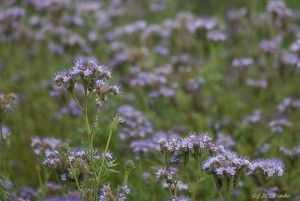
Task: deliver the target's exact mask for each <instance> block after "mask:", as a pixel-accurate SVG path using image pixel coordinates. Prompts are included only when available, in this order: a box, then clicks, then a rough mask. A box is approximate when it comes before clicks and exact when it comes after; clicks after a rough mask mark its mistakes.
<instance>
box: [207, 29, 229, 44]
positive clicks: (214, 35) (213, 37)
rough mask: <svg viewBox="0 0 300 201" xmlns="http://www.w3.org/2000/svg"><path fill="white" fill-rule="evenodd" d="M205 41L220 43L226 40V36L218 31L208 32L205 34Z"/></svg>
mask: <svg viewBox="0 0 300 201" xmlns="http://www.w3.org/2000/svg"><path fill="white" fill-rule="evenodd" d="M206 37H207V39H208V40H210V41H213V42H222V41H225V40H226V38H227V37H226V35H225V34H224V33H222V32H220V31H216V30H214V31H209V32H208V33H207V36H206Z"/></svg>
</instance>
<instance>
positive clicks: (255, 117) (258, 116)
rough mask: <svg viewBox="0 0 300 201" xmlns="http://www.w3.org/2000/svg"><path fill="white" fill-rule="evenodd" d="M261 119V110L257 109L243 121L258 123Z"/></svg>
mask: <svg viewBox="0 0 300 201" xmlns="http://www.w3.org/2000/svg"><path fill="white" fill-rule="evenodd" d="M260 119H261V112H260V110H259V109H256V110H254V111H253V112H252V113H251V114H249V115H247V116H246V117H245V118H244V119H243V123H248V124H250V123H256V122H259V121H260Z"/></svg>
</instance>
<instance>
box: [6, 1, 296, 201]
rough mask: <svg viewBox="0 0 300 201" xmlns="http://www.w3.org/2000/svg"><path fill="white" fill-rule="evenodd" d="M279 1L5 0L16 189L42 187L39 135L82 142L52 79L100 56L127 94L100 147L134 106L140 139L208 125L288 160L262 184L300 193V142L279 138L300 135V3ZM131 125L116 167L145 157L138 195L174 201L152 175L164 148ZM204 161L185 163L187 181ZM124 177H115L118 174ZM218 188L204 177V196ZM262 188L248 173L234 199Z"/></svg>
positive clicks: (249, 152)
mask: <svg viewBox="0 0 300 201" xmlns="http://www.w3.org/2000/svg"><path fill="white" fill-rule="evenodd" d="M270 2H271V0H270V1H266V0H247V1H243V0H190V1H179V0H162V1H154V0H149V1H147V0H126V1H122V0H112V1H105V0H103V1H91V0H90V1H84V0H74V1H72V0H70V1H62V0H61V1H51V0H47V1H46V0H36V1H35V0H22V1H21V0H20V1H18V0H1V2H0V91H1V92H4V93H8V92H14V93H15V94H17V97H18V98H17V103H16V104H15V105H14V107H13V111H12V112H10V113H9V115H8V117H7V119H6V121H5V122H4V125H5V126H6V127H8V128H9V129H10V131H11V135H10V137H9V139H10V146H9V147H8V151H7V154H8V155H7V158H6V160H5V161H1V162H0V163H5V164H7V166H9V168H8V172H6V175H9V178H10V180H11V181H12V182H13V183H14V185H15V186H16V188H19V187H21V186H30V187H32V188H38V178H37V174H36V164H38V163H39V162H40V161H39V159H38V158H37V157H36V156H35V155H34V153H33V151H32V148H31V147H30V140H31V138H32V137H33V136H54V137H57V138H61V139H63V140H64V141H66V142H68V143H69V144H71V145H74V146H76V145H79V144H80V133H82V132H83V125H82V124H83V123H82V122H83V116H82V115H81V114H80V112H78V111H77V110H76V107H75V106H74V105H73V106H72V103H70V100H71V99H70V98H69V97H68V96H64V95H61V94H60V90H59V89H57V87H55V84H54V82H53V78H54V76H55V73H56V72H57V71H60V70H62V69H64V68H69V67H71V66H72V64H73V63H72V62H73V60H74V58H76V57H77V56H94V57H95V58H96V59H97V60H98V61H99V62H100V63H102V64H104V65H106V66H108V67H111V68H112V69H113V79H114V81H115V82H118V83H119V85H120V86H121V94H120V95H119V96H118V97H116V98H112V99H110V100H109V101H108V102H106V104H105V105H103V107H102V108H101V111H100V112H101V125H102V126H101V128H99V134H98V135H97V137H96V138H95V143H96V145H97V146H98V147H103V146H104V144H105V142H106V132H107V127H108V126H107V125H108V123H109V122H110V121H111V119H112V117H113V116H114V114H115V113H117V112H118V111H119V112H120V107H122V106H124V105H130V106H131V107H133V108H134V109H135V110H137V111H140V112H141V113H140V114H138V115H140V116H138V118H137V119H143V118H145V119H146V120H144V121H147V122H148V123H149V124H150V127H151V129H152V131H151V132H149V133H147V135H146V136H145V137H140V138H141V139H150V140H153V136H155V135H156V134H158V133H160V134H161V133H163V134H165V135H173V134H174V135H180V136H185V135H187V134H189V133H190V132H192V131H195V132H208V133H209V134H211V135H212V136H213V137H214V139H215V140H220V141H223V142H224V143H228V146H229V147H230V149H232V150H234V151H237V152H238V153H239V154H241V155H244V156H247V157H249V158H251V159H253V158H266V157H268V158H280V159H281V160H283V161H284V164H285V172H284V175H283V177H281V178H276V179H274V180H272V181H270V182H269V183H267V184H266V186H265V187H266V188H267V189H268V190H270V191H272V190H273V191H277V192H281V193H285V192H287V193H289V194H290V195H291V198H290V199H289V200H299V193H300V187H299V186H300V179H299V175H300V169H299V166H298V164H299V153H300V151H299V148H298V151H296V149H295V150H294V152H293V154H289V153H287V152H284V151H283V150H284V149H283V147H282V146H285V147H286V148H289V149H292V148H294V147H296V146H299V142H300V138H299V130H300V128H299V120H300V103H299V101H300V63H299V61H300V60H299V58H298V56H300V43H299V41H298V42H297V40H299V39H298V38H299V37H300V29H299V20H300V10H299V9H300V2H299V1H297V0H286V1H280V2H282V4H281V3H279V4H278V5H277V7H276V6H273V7H274V8H273V10H272V8H270V4H272V3H270ZM274 2H275V1H274ZM274 2H273V3H274ZM277 2H279V1H277ZM268 5H269V6H268ZM282 5H283V6H282ZM284 5H285V6H284ZM293 45H294V48H293V47H292V46H293ZM238 59H240V60H238ZM298 60H299V61H298ZM234 61H235V62H234ZM297 101H298V102H297ZM90 110H91V111H93V110H94V107H93V106H91V108H90ZM123 126H124V125H121V126H120V127H119V130H118V131H117V132H115V133H114V135H113V139H112V144H111V147H110V150H111V151H112V152H113V153H114V155H115V156H116V157H117V159H118V162H119V164H122V163H123V162H124V161H126V160H129V159H131V160H134V161H135V163H136V165H137V168H136V169H135V171H133V173H132V174H131V176H130V178H129V186H130V188H131V189H132V192H131V195H130V197H129V200H137V201H141V200H167V198H168V192H167V191H166V190H164V189H163V187H162V186H161V184H160V183H159V182H158V181H157V180H156V179H155V176H154V170H155V168H157V167H159V166H161V165H162V161H163V157H162V155H161V154H160V153H159V151H157V150H152V149H151V148H149V150H148V151H145V152H135V151H134V150H133V148H132V146H131V143H132V141H134V140H136V139H122V138H120V136H119V134H120V132H121V131H122V127H123ZM125 126H126V125H125ZM148 126H149V125H148ZM151 129H150V130H151ZM145 146H146V147H147V146H148V145H145ZM199 165H200V164H196V163H195V164H193V163H192V164H191V165H190V166H189V167H188V168H189V169H188V172H189V173H188V175H187V176H185V180H184V182H185V183H187V184H189V180H190V179H191V180H192V179H193V178H194V173H195V169H197V168H199ZM51 180H53V181H55V178H51ZM118 181H119V178H118V177H117V176H116V178H112V180H111V181H110V182H111V183H114V182H115V183H117V182H118ZM213 187H214V184H213V180H212V179H211V178H210V177H209V176H207V177H205V180H204V181H203V184H202V186H201V188H200V191H199V192H198V199H199V200H214V199H215V200H216V199H217V197H218V196H217V193H216V190H213ZM257 188H258V187H257V186H256V184H255V182H254V181H253V180H252V179H251V178H248V177H245V178H244V179H243V182H242V183H241V187H240V188H239V190H238V192H237V193H239V198H238V199H237V200H250V199H251V195H252V194H253V192H256V190H257ZM58 194H59V193H58ZM183 194H185V195H189V193H188V191H184V192H183ZM297 196H298V198H297Z"/></svg>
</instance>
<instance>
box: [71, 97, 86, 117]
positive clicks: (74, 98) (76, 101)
mask: <svg viewBox="0 0 300 201" xmlns="http://www.w3.org/2000/svg"><path fill="white" fill-rule="evenodd" d="M70 94H71V96H72V98H73V100H74V101H75V103H76V104H77V106H78V107H79V109H80V110H81V111H82V112H84V108H83V107H82V106H81V104H80V103H79V101H78V100H77V98H76V97H75V96H74V92H72V93H71V92H70Z"/></svg>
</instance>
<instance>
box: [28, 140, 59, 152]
mask: <svg viewBox="0 0 300 201" xmlns="http://www.w3.org/2000/svg"><path fill="white" fill-rule="evenodd" d="M61 144H62V141H61V140H60V139H57V138H54V137H44V138H42V137H32V138H31V148H32V149H33V152H34V153H35V154H36V155H38V156H40V155H42V156H43V155H45V154H46V152H48V151H50V152H51V151H54V150H56V149H57V148H58V147H59V146H60V145H61Z"/></svg>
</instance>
